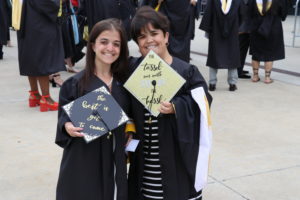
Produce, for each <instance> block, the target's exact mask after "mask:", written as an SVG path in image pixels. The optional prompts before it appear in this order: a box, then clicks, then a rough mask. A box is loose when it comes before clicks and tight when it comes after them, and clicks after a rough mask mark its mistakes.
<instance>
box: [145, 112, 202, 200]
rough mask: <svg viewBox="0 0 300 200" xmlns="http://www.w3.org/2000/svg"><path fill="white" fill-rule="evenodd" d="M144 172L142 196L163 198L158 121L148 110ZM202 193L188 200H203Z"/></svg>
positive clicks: (153, 198)
mask: <svg viewBox="0 0 300 200" xmlns="http://www.w3.org/2000/svg"><path fill="white" fill-rule="evenodd" d="M143 150H144V157H145V162H144V172H143V181H142V195H143V198H144V200H156V199H164V198H163V185H162V173H161V165H160V159H159V138H158V120H157V118H156V117H154V116H152V115H151V114H150V113H149V112H148V111H147V110H146V109H145V115H144V147H143ZM201 199H202V194H201V191H200V192H199V193H197V195H196V196H194V197H192V198H189V199H188V200H201Z"/></svg>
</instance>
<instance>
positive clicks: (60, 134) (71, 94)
mask: <svg viewBox="0 0 300 200" xmlns="http://www.w3.org/2000/svg"><path fill="white" fill-rule="evenodd" d="M75 88H76V89H75ZM77 93H78V81H76V79H74V78H73V77H71V78H69V79H68V80H66V81H65V82H64V84H63V85H62V87H61V89H60V93H59V110H58V123H57V130H56V138H55V143H56V144H57V145H59V146H60V147H62V148H65V147H67V146H68V144H69V143H70V142H71V140H72V137H71V136H70V135H69V134H68V133H67V131H66V129H65V123H66V122H70V121H71V120H70V118H69V117H68V115H67V114H66V112H65V111H64V110H63V108H62V106H64V105H66V104H68V103H70V102H71V101H73V100H75V99H77V98H78V95H77Z"/></svg>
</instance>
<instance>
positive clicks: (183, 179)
mask: <svg viewBox="0 0 300 200" xmlns="http://www.w3.org/2000/svg"><path fill="white" fill-rule="evenodd" d="M141 60H142V58H139V59H132V60H131V67H132V71H133V70H134V69H135V68H136V67H137V66H138V64H139V63H140V62H141ZM171 67H172V68H173V69H175V70H176V71H177V72H178V73H179V74H180V75H181V76H182V77H183V78H185V79H186V81H187V82H186V83H185V84H184V85H183V87H182V88H181V89H180V90H179V91H178V92H177V94H176V95H175V97H174V98H173V99H172V102H173V103H174V104H175V108H176V113H177V114H176V116H175V114H170V115H159V117H158V135H159V136H158V137H159V156H160V164H161V171H162V185H163V195H164V199H165V200H185V199H188V198H189V197H190V196H191V195H194V194H195V193H196V191H195V189H194V181H195V168H196V161H197V156H198V149H199V126H198V125H199V120H200V110H199V108H198V106H197V105H196V102H194V100H193V99H192V97H191V94H190V90H191V89H193V88H196V87H199V86H202V87H204V90H205V92H206V95H207V97H208V99H209V101H210V102H211V100H212V99H211V96H210V95H209V94H208V92H207V85H206V82H205V80H204V78H203V77H202V75H201V74H200V73H199V71H198V69H197V68H196V67H195V66H193V65H190V64H188V63H186V62H184V61H182V60H180V59H178V58H176V57H173V63H172V64H171ZM131 100H132V112H131V114H132V118H133V120H134V123H135V126H136V129H137V133H136V134H134V138H135V139H139V140H140V143H139V145H138V147H137V149H136V151H135V152H134V153H131V154H130V169H129V175H128V187H129V189H128V191H129V199H130V200H142V199H143V197H142V194H141V188H142V176H143V171H144V170H143V168H144V151H143V137H144V129H143V126H144V107H143V105H142V104H141V103H139V102H138V101H137V100H136V99H135V98H134V97H133V96H132V97H131Z"/></svg>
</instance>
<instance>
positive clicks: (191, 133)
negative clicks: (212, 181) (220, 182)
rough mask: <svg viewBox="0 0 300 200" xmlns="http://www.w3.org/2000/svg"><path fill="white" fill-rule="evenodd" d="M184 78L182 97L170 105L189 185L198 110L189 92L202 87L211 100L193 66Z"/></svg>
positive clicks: (192, 177) (195, 150)
mask: <svg viewBox="0 0 300 200" xmlns="http://www.w3.org/2000/svg"><path fill="white" fill-rule="evenodd" d="M184 77H185V78H186V80H187V83H186V84H185V86H184V89H183V90H184V92H183V94H182V95H179V96H176V97H175V98H174V99H173V100H172V103H173V104H174V105H175V109H176V124H177V139H178V145H179V151H180V153H181V155H180V156H181V158H182V162H183V165H184V167H185V169H186V172H187V174H188V176H189V179H190V181H191V183H194V182H195V173H196V164H197V158H198V150H199V137H200V135H199V128H200V123H199V121H200V109H199V107H198V106H197V104H196V102H195V101H194V100H193V98H192V96H191V90H192V89H194V88H196V87H203V89H204V91H205V92H206V96H207V98H208V101H209V102H210V103H211V101H212V98H211V96H210V95H209V93H208V92H207V85H206V83H205V80H204V78H203V77H202V75H201V74H200V73H199V71H198V69H197V68H196V67H195V66H191V67H190V68H189V69H188V71H187V74H184Z"/></svg>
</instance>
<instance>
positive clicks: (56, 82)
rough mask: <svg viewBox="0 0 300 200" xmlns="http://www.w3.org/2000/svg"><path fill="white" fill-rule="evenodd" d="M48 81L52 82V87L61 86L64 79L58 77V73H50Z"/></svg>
mask: <svg viewBox="0 0 300 200" xmlns="http://www.w3.org/2000/svg"><path fill="white" fill-rule="evenodd" d="M49 82H50V83H51V84H52V87H56V86H58V87H61V86H62V84H63V83H64V80H63V79H61V78H60V74H52V75H50V76H49Z"/></svg>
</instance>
